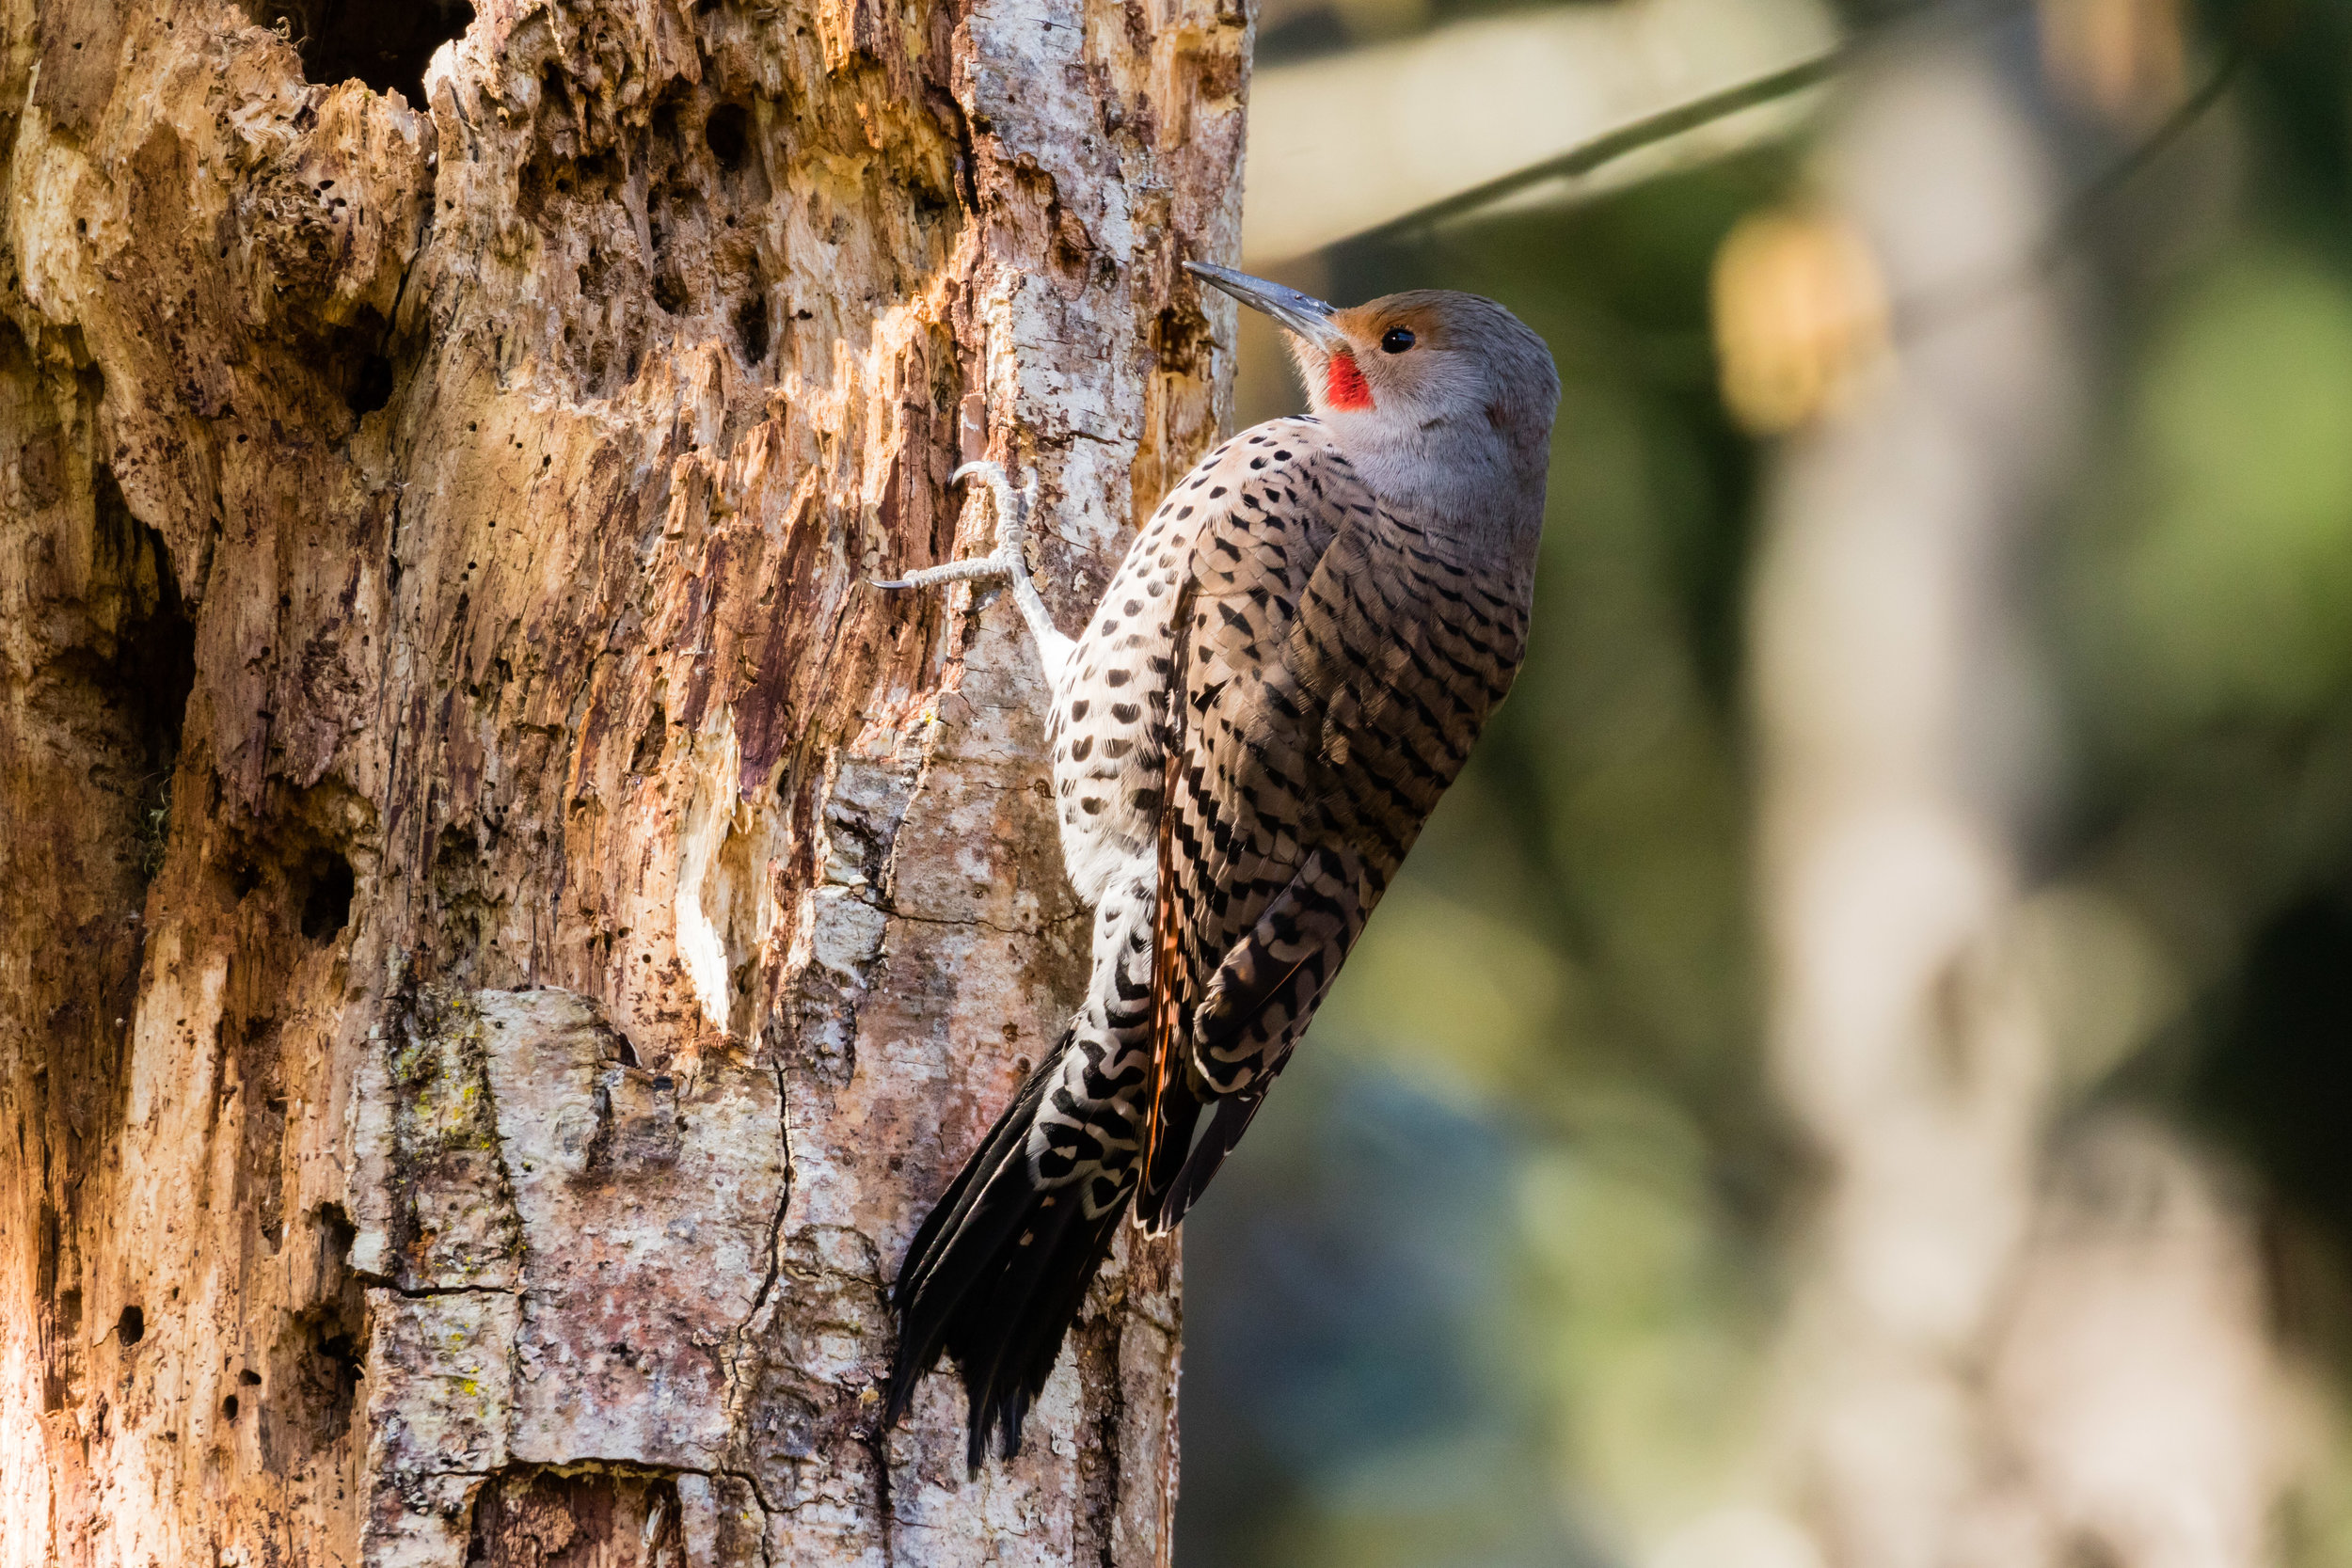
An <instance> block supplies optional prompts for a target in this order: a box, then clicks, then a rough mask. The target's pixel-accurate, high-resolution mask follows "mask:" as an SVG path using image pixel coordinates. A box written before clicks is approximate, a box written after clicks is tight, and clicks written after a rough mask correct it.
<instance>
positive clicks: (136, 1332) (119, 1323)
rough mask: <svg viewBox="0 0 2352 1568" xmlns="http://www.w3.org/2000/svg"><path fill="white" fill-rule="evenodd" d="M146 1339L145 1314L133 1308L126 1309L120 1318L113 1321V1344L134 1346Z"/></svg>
mask: <svg viewBox="0 0 2352 1568" xmlns="http://www.w3.org/2000/svg"><path fill="white" fill-rule="evenodd" d="M144 1338H147V1314H146V1313H145V1312H144V1311H142V1310H140V1309H139V1308H138V1307H124V1308H123V1309H122V1316H120V1317H119V1318H117V1319H116V1320H115V1342H116V1343H117V1344H119V1345H135V1344H137V1343H138V1342H139V1341H140V1340H141V1339H144Z"/></svg>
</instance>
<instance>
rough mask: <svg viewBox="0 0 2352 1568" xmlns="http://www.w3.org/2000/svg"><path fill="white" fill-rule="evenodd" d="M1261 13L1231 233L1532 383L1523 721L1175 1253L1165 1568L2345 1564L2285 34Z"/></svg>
mask: <svg viewBox="0 0 2352 1568" xmlns="http://www.w3.org/2000/svg"><path fill="white" fill-rule="evenodd" d="M1259 28H1260V34H1259V37H1260V43H1259V74H1258V77H1257V81H1256V85H1255V87H1254V88H1253V97H1252V107H1251V154H1250V166H1249V188H1248V207H1247V214H1248V216H1247V220H1246V225H1245V227H1246V232H1247V236H1248V238H1247V241H1246V248H1247V250H1248V255H1247V256H1246V257H1245V261H1246V263H1247V264H1248V265H1249V266H1250V267H1251V268H1252V269H1253V270H1256V271H1260V272H1262V273H1265V274H1268V275H1271V276H1274V277H1279V278H1281V279H1282V280H1284V281H1287V282H1290V283H1293V284H1295V285H1296V286H1299V287H1303V288H1307V289H1310V290H1311V291H1313V292H1316V293H1322V294H1325V295H1326V296H1327V297H1331V298H1334V299H1337V300H1339V301H1341V302H1343V303H1348V302H1354V301H1357V300H1359V299H1362V298H1366V297H1369V296H1372V295H1375V294H1378V293H1386V292H1388V291H1390V290H1392V289H1397V288H1404V287H1416V286H1427V285H1438V286H1445V287H1453V288H1461V289H1469V290H1473V291H1476V292H1479V293H1487V294H1490V295H1493V296H1495V297H1497V298H1500V299H1502V300H1503V301H1504V302H1506V303H1507V304H1509V305H1510V306H1511V307H1512V308H1513V309H1515V310H1517V311H1518V313H1519V314H1520V315H1521V317H1522V318H1524V319H1525V320H1526V321H1528V322H1529V323H1530V324H1531V325H1534V327H1535V328H1536V329H1537V330H1538V331H1540V332H1542V333H1543V334H1544V336H1545V337H1546V338H1547V339H1548V340H1549V342H1550V343H1551V345H1552V348H1553V351H1554V354H1555V356H1556V357H1557V359H1558V362H1559V365H1560V369H1561V372H1562V377H1563V380H1564V382H1565V388H1566V389H1565V397H1564V399H1563V402H1562V404H1561V409H1560V419H1559V424H1558V428H1557V434H1556V436H1555V440H1554V447H1553V456H1552V481H1551V501H1550V515H1549V523H1548V527H1547V532H1546V538H1545V544H1544V553H1543V560H1542V568H1541V576H1540V580H1539V583H1538V589H1537V599H1536V612H1535V631H1534V646H1533V650H1532V652H1531V655H1530V657H1529V661H1528V664H1527V666H1526V668H1525V670H1524V672H1523V673H1522V674H1521V675H1520V677H1519V682H1518V688H1517V689H1516V690H1515V691H1514V693H1513V695H1512V697H1511V700H1510V702H1509V703H1508V704H1507V705H1505V707H1504V708H1503V710H1502V714H1501V716H1500V717H1499V719H1498V720H1497V721H1496V723H1495V725H1494V727H1493V728H1492V729H1491V730H1490V732H1489V733H1488V735H1487V736H1486V738H1485V740H1484V741H1483V742H1482V743H1481V746H1480V749H1479V751H1478V752H1477V755H1476V756H1475V758H1474V759H1473V761H1472V763H1471V765H1470V769H1469V771H1468V773H1467V774H1466V776H1465V777H1464V779H1463V780H1462V782H1461V783H1460V784H1458V785H1457V786H1456V788H1455V789H1454V793H1453V795H1452V796H1451V797H1450V798H1449V799H1448V800H1447V801H1446V803H1445V805H1444V807H1443V809H1442V810H1441V811H1440V813H1439V814H1438V817H1437V818H1436V820H1435V821H1434V822H1433V823H1432V824H1431V826H1430V828H1429V830H1428V832H1427V833H1426V835H1425V836H1424V838H1423V839H1422V844H1421V847H1419V848H1418V849H1417V850H1416V851H1415V853H1414V856H1413V858H1412V860H1411V862H1410V863H1408V865H1407V867H1406V873H1405V876H1404V878H1403V879H1402V881H1401V882H1400V884H1399V885H1398V886H1397V888H1396V889H1395V890H1394V891H1393V892H1392V893H1391V895H1390V896H1389V900H1388V902H1387V903H1386V904H1385V905H1384V906H1383V908H1382V909H1381V911H1380V912H1379V913H1378V915H1377V916H1376V917H1375V920H1374V922H1373V925H1372V927H1371V929H1370V931H1369V933H1368V934H1367V936H1366V938H1365V940H1364V942H1363V944H1362V946H1361V948H1360V949H1359V952H1358V954H1357V956H1356V957H1355V958H1353V959H1352V960H1351V962H1350V964H1349V966H1348V969H1347V970H1346V972H1345V974H1344V975H1343V978H1342V980H1341V982H1340V986H1339V989H1338V990H1337V992H1336V993H1335V995H1334V996H1333V998H1332V1000H1331V1002H1330V1004H1329V1006H1327V1009H1326V1010H1325V1013H1324V1016H1323V1018H1322V1019H1321V1020H1320V1021H1319V1022H1318V1023H1317V1024H1316V1026H1315V1029H1314V1031H1313V1033H1312V1036H1311V1038H1310V1040H1309V1042H1308V1045H1307V1046H1306V1048H1305V1049H1303V1050H1302V1051H1301V1053H1300V1054H1299V1056H1298V1057H1297V1059H1296V1060H1295V1063H1294V1065H1293V1066H1292V1068H1291V1069H1290V1071H1289V1072H1288V1074H1287V1075H1286V1078H1285V1081H1284V1083H1283V1085H1282V1086H1281V1088H1280V1089H1279V1091H1278V1092H1277V1093H1276V1095H1275V1096H1274V1097H1273V1099H1272V1101H1270V1103H1269V1105H1268V1108H1267V1110H1266V1111H1265V1113H1264V1115H1263V1117H1262V1118H1261V1121H1260V1125H1259V1129H1258V1131H1257V1132H1254V1133H1253V1135H1252V1137H1251V1138H1250V1139H1249V1140H1248V1142H1247V1143H1245V1144H1244V1145H1243V1147H1242V1148H1241V1150H1240V1151H1239V1153H1238V1154H1237V1155H1236V1156H1235V1157H1234V1159H1233V1160H1232V1163H1231V1164H1229V1165H1228V1167H1227V1169H1226V1172H1225V1174H1224V1175H1223V1176H1222V1177H1220V1179H1219V1181H1218V1184H1217V1186H1216V1189H1215V1190H1214V1191H1213V1192H1212V1193H1211V1194H1210V1196H1209V1197H1208V1198H1207V1199H1206V1200H1205V1201H1204V1203H1203V1205H1202V1206H1201V1208H1200V1210H1199V1211H1197V1212H1196V1213H1195V1215H1194V1216H1193V1218H1192V1219H1191V1220H1190V1221H1189V1222H1188V1224H1187V1226H1186V1227H1185V1231H1186V1239H1185V1265H1184V1266H1185V1275H1186V1336H1185V1338H1186V1349H1185V1367H1184V1388H1183V1421H1184V1492H1183V1498H1182V1502H1181V1507H1180V1513H1179V1520H1178V1536H1177V1540H1178V1559H1179V1561H1180V1563H1181V1564H1183V1568H1324V1565H1330V1568H1454V1565H1462V1568H1469V1565H1488V1564H1491V1565H1497V1568H1517V1565H1521V1564H1529V1565H1533V1564H1577V1565H1582V1564H1592V1565H1596V1568H1598V1565H1611V1568H1614V1565H1628V1568H1634V1565H1639V1568H1846V1565H1852V1568H1964V1565H1967V1568H1972V1565H1977V1564H1983V1565H1986V1568H1992V1565H1995V1564H1997V1565H1999V1568H2041V1565H2045V1564H2046V1565H2049V1568H2142V1565H2146V1568H2174V1565H2177V1568H2238V1565H2249V1568H2250V1565H2253V1564H2273V1563H2275V1564H2289V1565H2297V1568H2300V1565H2320V1564H2336V1563H2352V1262H2348V1258H2352V1254H2348V1253H2347V1247H2352V12H2348V11H2347V9H2346V8H2345V7H2344V6H2343V5H2342V4H2340V3H2337V0H2275V3H2268V0H2266V3H2265V4H2260V5H2244V4H2230V5H2214V6H2210V7H2207V8H2202V9H2198V8H2192V7H2190V6H2188V5H2187V4H2185V0H2009V3H2001V0H1994V3H1984V4H1974V3H1963V0H1907V3H1905V4H1903V5H1900V6H1891V5H1882V6H1852V7H1849V8H1836V7H1833V6H1831V5H1827V4H1823V3H1819V0H1610V3H1606V4H1581V5H1570V6H1553V7H1538V8H1526V7H1515V6H1510V5H1504V4H1494V3H1481V0H1266V3H1265V5H1264V8H1263V12H1262V14H1261V18H1260V22H1259ZM1827 51H1834V52H1837V58H1838V60H1839V66H1838V69H1837V70H1836V72H1835V74H1834V75H1833V76H1832V77H1831V79H1830V80H1828V81H1827V82H1826V83H1825V84H1824V85H1822V86H1820V87H1816V88H1812V89H1809V90H1807V91H1804V92H1802V93H1798V94H1794V95H1789V96H1785V97H1783V98H1780V99H1777V100H1775V101H1774V102H1772V103H1767V104H1764V105H1761V106H1759V107H1757V108H1756V109H1753V110H1751V111H1748V112H1745V113H1743V114H1741V115H1739V116H1736V117H1733V118H1731V119H1725V120H1723V121H1720V122H1717V123H1714V124H1711V125H1709V126H1708V127H1707V128H1705V129H1704V130H1702V131H1699V132H1697V133H1694V134H1693V135H1688V136H1684V137H1681V138H1678V139H1677V140H1674V141H1670V142H1666V143H1663V144H1661V145H1660V146H1657V147H1654V148H1651V149H1648V150H1645V151H1644V152H1642V153H1640V154H1638V155H1636V156H1634V157H1632V158H1629V159H1626V160H1624V161H1622V162H1620V163H1617V164H1613V165H1611V166H1608V167H1606V168H1603V169H1601V170H1599V171H1597V173H1595V174H1593V175H1591V176H1587V177H1582V178H1579V179H1575V180H1567V181H1557V182H1549V183H1539V184H1536V185H1534V186H1533V187H1531V188H1527V189H1523V190H1520V191H1518V192H1516V193H1515V194H1513V195H1512V196H1511V197H1510V198H1508V199H1506V200H1504V201H1502V202H1500V203H1497V204H1493V205H1490V206H1488V207H1487V208H1486V209H1484V210H1481V211H1478V212H1476V213H1474V214H1470V215H1468V216H1460V215H1457V216H1454V217H1453V218H1450V219H1448V220H1447V221H1445V222H1443V223H1439V224H1422V225H1418V226H1415V225H1411V224H1408V225H1407V226H1406V228H1404V229H1403V230H1398V229H1396V228H1395V227H1393V226H1391V228H1390V229H1389V230H1385V231H1384V232H1383V233H1380V234H1376V235H1373V236H1371V237H1364V231H1365V230H1369V229H1372V228H1374V227H1375V226H1376V225H1381V224H1385V223H1391V220H1394V219H1397V218H1398V217H1400V216H1401V215H1406V214H1411V213H1412V212H1414V211H1415V210H1416V209H1420V208H1422V207H1423V206H1425V205H1426V204H1428V203H1431V202H1434V201H1438V200H1440V199H1442V198H1447V197H1450V196H1453V195H1454V194H1456V193H1458V192H1460V191H1462V190H1464V189H1466V188H1468V187H1470V186H1473V185H1476V184H1478V183H1480V182H1484V181H1487V180H1491V179H1494V178H1496V177H1498V176H1502V175H1505V174H1508V173H1510V172H1512V171H1513V170H1515V169H1520V168H1524V167H1526V166H1531V165H1534V164H1537V163H1539V162H1541V161H1542V160H1544V159H1546V158H1548V157H1550V156H1552V155H1554V154H1556V153H1558V152H1560V151H1561V150H1564V149H1567V148H1571V147H1574V146H1576V145H1577V144H1579V143H1580V142H1581V141H1583V140H1585V139H1588V138H1589V137H1591V136H1592V135H1597V134H1599V133H1601V132H1604V131H1607V130H1609V129H1611V128H1613V127H1615V126H1618V125H1622V124H1624V123H1627V122H1629V121H1630V120H1633V119H1638V118H1640V117H1641V116H1643V115H1645V114H1647V113H1651V112H1654V111H1657V110H1660V109H1663V108H1666V107H1668V106H1671V105H1673V104H1675V103H1682V102H1686V101H1688V100H1691V99H1693V98H1697V97H1700V96H1703V95H1704V94H1706V93H1708V92H1709V91H1712V90H1715V89H1718V88H1721V87H1724V86H1726V85H1728V84H1732V83H1736V82H1739V81H1740V80H1743V79H1748V78H1752V77H1756V76H1758V75H1762V74H1765V73H1769V72H1771V71H1775V70H1778V69H1780V68H1782V67H1785V66H1787V65H1789V64H1790V63H1792V62H1797V61H1802V60H1805V59H1808V58H1816V57H1820V55H1822V54H1823V53H1824V52H1827ZM1245 332H1246V334H1247V335H1246V336H1245V340H1244V361H1245V369H1244V374H1243V383H1242V388H1241V391H1240V398H1239V401H1240V404H1241V407H1240V417H1241V419H1242V420H1243V421H1245V422H1247V421H1249V420H1256V419H1262V418H1265V417H1268V416H1271V415H1273V414H1277V413H1281V412H1286V411H1290V410H1292V409H1294V408H1295V407H1297V406H1298V397H1297V393H1296V392H1295V388H1293V386H1292V384H1291V382H1290V380H1289V378H1288V372H1287V368H1286V366H1285V364H1284V362H1283V359H1282V356H1281V354H1280V351H1279V345H1278V344H1277V343H1276V342H1275V341H1273V339H1272V335H1271V334H1270V333H1269V332H1267V331H1265V330H1264V329H1263V328H1261V327H1260V326H1258V325H1257V324H1256V323H1255V322H1254V320H1253V321H1250V322H1248V323H1246V324H1245Z"/></svg>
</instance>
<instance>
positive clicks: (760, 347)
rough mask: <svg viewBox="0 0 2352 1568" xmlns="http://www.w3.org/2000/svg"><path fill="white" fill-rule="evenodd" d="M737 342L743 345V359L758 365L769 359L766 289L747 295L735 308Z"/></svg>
mask: <svg viewBox="0 0 2352 1568" xmlns="http://www.w3.org/2000/svg"><path fill="white" fill-rule="evenodd" d="M735 341H737V342H739V343H740V344H742V345H743V357H744V358H746V359H748V360H750V361H751V362H752V363H753V364H755V365H756V364H758V363H759V362H760V361H761V360H763V359H765V358H767V357H768V292H767V291H766V290H765V289H762V290H759V291H757V292H755V293H750V294H746V295H745V296H744V297H743V302H742V303H741V304H740V305H738V306H737V307H736V308H735Z"/></svg>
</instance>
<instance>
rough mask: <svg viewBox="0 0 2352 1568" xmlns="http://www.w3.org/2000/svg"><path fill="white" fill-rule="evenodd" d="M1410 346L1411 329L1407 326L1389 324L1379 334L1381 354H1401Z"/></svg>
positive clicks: (1411, 342)
mask: <svg viewBox="0 0 2352 1568" xmlns="http://www.w3.org/2000/svg"><path fill="white" fill-rule="evenodd" d="M1412 346H1413V329H1412V328H1411V327H1409V326H1391V327H1390V328H1389V329H1388V330H1387V331H1386V332H1383V333H1381V334H1380V352H1381V353H1383V354H1402V353H1404V352H1405V351H1406V349H1408V348H1411V347H1412Z"/></svg>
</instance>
